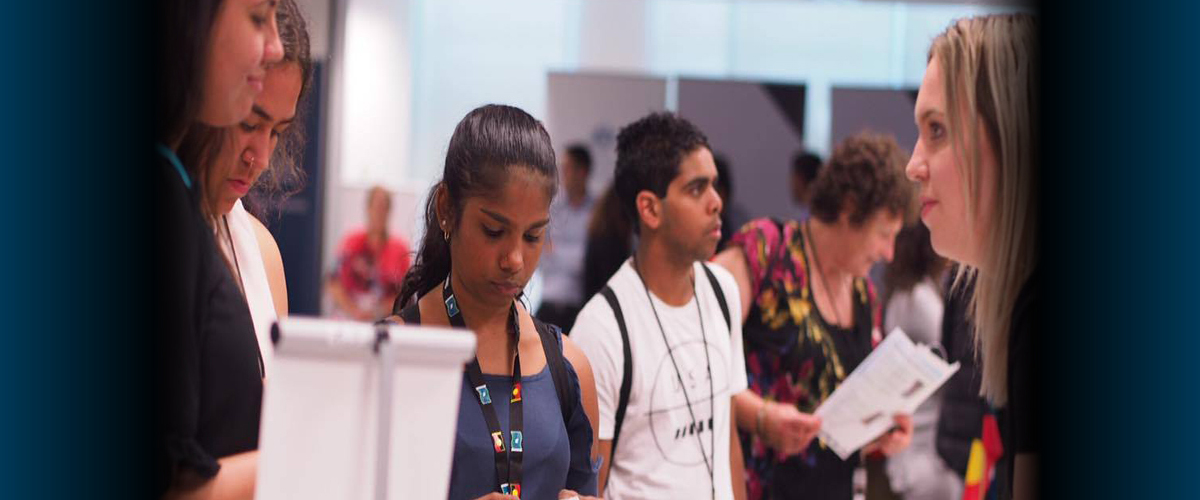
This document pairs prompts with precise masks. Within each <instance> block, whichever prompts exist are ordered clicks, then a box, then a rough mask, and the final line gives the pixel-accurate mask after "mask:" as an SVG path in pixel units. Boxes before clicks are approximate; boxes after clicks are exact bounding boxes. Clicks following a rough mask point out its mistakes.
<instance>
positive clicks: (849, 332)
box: [715, 134, 913, 500]
mask: <svg viewBox="0 0 1200 500" xmlns="http://www.w3.org/2000/svg"><path fill="white" fill-rule="evenodd" d="M906 159H907V155H906V154H905V153H904V152H903V151H902V150H901V149H900V148H899V146H897V145H896V142H895V140H894V139H893V138H891V137H890V136H887V137H885V136H879V135H872V134H859V135H856V136H852V137H850V138H847V139H846V140H845V141H843V142H842V143H841V144H840V145H839V146H838V147H837V149H836V150H835V151H834V153H833V155H832V156H831V157H830V158H829V162H828V164H827V165H826V166H825V168H823V169H822V171H821V173H820V174H819V175H818V177H817V179H816V181H815V183H814V185H813V191H812V192H813V197H812V217H811V218H810V219H809V220H807V221H803V222H801V221H788V222H782V221H776V220H771V219H757V220H753V221H750V222H749V223H747V224H746V225H745V226H743V227H742V228H741V229H740V230H739V231H738V232H737V234H735V235H734V236H733V239H732V244H731V245H730V247H729V248H728V249H726V250H724V251H722V252H721V253H720V254H718V255H717V257H716V259H715V260H716V262H717V263H719V264H721V265H724V266H725V267H726V268H727V269H729V270H730V271H731V272H732V273H733V275H734V277H736V278H737V281H738V285H739V288H740V291H741V300H742V311H745V313H744V314H746V318H744V326H743V329H742V331H743V335H744V341H745V352H746V370H747V372H748V374H749V382H750V389H749V390H748V391H746V392H744V393H742V394H739V395H738V396H736V397H735V403H734V407H735V411H736V412H737V423H738V428H739V429H740V430H741V438H742V449H743V450H746V453H747V457H746V478H747V482H748V485H747V486H748V490H749V493H750V498H751V499H764V498H772V499H790V498H822V499H835V500H838V499H845V500H849V499H850V498H852V493H853V492H852V476H853V473H854V468H855V467H856V466H857V464H858V461H859V458H858V454H856V455H855V456H852V457H851V458H850V459H849V460H842V459H840V458H838V456H837V455H836V454H835V453H834V452H833V451H832V450H830V449H829V448H827V447H826V446H825V445H824V444H823V443H821V442H820V440H813V439H812V437H813V436H814V435H815V433H816V432H817V430H818V429H819V427H820V420H819V419H818V418H817V417H814V416H812V413H813V412H814V411H816V409H817V407H819V406H820V405H821V403H822V402H823V401H824V400H825V398H828V397H829V395H830V394H832V393H833V391H834V389H836V388H837V386H838V385H839V384H841V382H842V381H843V380H845V379H846V377H847V376H848V375H849V374H850V373H851V372H852V371H854V368H855V367H857V366H858V364H859V363H860V362H862V360H863V359H864V358H866V356H867V354H868V353H869V352H870V351H871V349H872V348H873V347H874V346H875V344H877V343H878V342H879V340H880V331H879V323H880V311H879V303H878V301H877V300H876V297H875V289H874V286H873V285H872V284H871V282H870V281H869V280H868V279H867V272H868V270H870V268H871V266H872V265H874V264H875V263H876V262H879V261H890V260H891V259H892V249H893V244H894V242H895V239H896V234H897V233H898V232H899V231H900V228H901V226H902V225H903V221H904V218H905V217H906V216H907V215H908V214H909V213H910V212H911V209H910V207H911V206H912V199H913V191H912V187H911V184H910V183H909V182H908V181H906V180H905V178H904V171H903V167H904V163H905V160H906ZM895 420H896V427H895V430H893V431H892V432H889V433H887V434H884V435H883V436H882V437H880V438H879V439H878V440H876V441H875V442H874V443H871V444H870V445H868V446H867V447H865V448H864V449H863V450H862V452H864V453H868V454H870V453H875V452H879V453H882V454H884V455H890V454H892V453H895V452H897V451H899V450H901V449H903V448H904V447H905V446H907V445H908V442H909V441H910V440H911V437H912V420H911V419H910V418H909V417H908V416H906V415H896V416H895Z"/></svg>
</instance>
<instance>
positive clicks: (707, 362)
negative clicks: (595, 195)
mask: <svg viewBox="0 0 1200 500" xmlns="http://www.w3.org/2000/svg"><path fill="white" fill-rule="evenodd" d="M633 270H634V271H636V272H637V275H638V280H640V281H641V282H642V290H645V291H646V301H647V302H649V303H650V310H651V311H654V322H655V323H658V332H659V333H660V334H662V339H663V345H664V346H666V348H667V355H668V356H670V357H671V366H673V367H674V368H675V377H676V379H677V380H678V381H679V389H680V390H681V391H683V401H684V403H687V409H688V416H689V417H691V419H692V422H695V421H696V412H695V411H694V410H693V409H692V399H691V398H690V397H688V393H687V386H686V385H685V384H684V383H683V373H682V372H680V371H679V363H678V362H677V361H675V351H674V350H672V349H671V343H670V342H668V341H667V331H666V329H664V328H663V326H662V320H661V319H659V317H658V308H657V307H655V305H654V299H653V298H651V297H650V287H649V286H647V285H646V279H645V278H643V277H642V271H641V267H640V266H639V265H638V263H637V257H636V256H635V257H634V258H633ZM692 297H693V298H694V299H695V300H696V314H698V315H699V319H700V339H701V342H702V344H701V345H702V346H703V348H704V369H705V370H706V372H707V373H708V414H709V418H710V419H715V418H716V411H714V408H715V406H714V405H713V402H714V401H716V399H717V395H716V394H714V393H713V379H712V360H711V359H709V355H708V334H707V333H706V332H705V329H704V311H703V310H701V309H700V295H699V294H697V293H696V279H695V277H694V276H693V277H692ZM708 427H709V429H708V450H709V453H712V454H713V455H714V456H713V458H714V460H715V459H716V452H717V448H716V439H717V438H716V435H717V434H716V432H715V430H714V429H713V426H712V424H711V423H710V424H709V426H708ZM696 444H697V445H699V446H700V458H702V459H704V467H705V468H706V469H708V484H709V487H710V488H711V493H712V498H713V499H714V500H715V499H716V498H717V484H716V482H717V481H716V475H715V474H714V472H713V468H714V464H713V463H712V462H710V461H709V460H708V455H705V454H704V440H702V439H700V433H696Z"/></svg>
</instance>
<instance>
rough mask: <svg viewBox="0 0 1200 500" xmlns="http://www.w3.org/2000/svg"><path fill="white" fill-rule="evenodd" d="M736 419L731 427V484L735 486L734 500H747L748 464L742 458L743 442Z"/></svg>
mask: <svg viewBox="0 0 1200 500" xmlns="http://www.w3.org/2000/svg"><path fill="white" fill-rule="evenodd" d="M738 421H739V420H738V419H735V420H734V421H733V422H732V423H731V425H730V426H729V474H730V477H729V484H730V485H732V486H733V499H734V500H746V463H745V459H744V457H742V440H740V439H738V433H737V422H738Z"/></svg>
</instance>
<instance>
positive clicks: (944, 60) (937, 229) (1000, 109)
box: [907, 14, 1041, 500]
mask: <svg viewBox="0 0 1200 500" xmlns="http://www.w3.org/2000/svg"><path fill="white" fill-rule="evenodd" d="M1037 29H1038V28H1037V22H1036V21H1035V20H1034V18H1033V16H1031V15H1028V14H995V15H987V16H979V17H972V18H964V19H960V20H958V21H956V22H954V23H953V24H952V25H951V26H950V27H949V28H947V29H946V31H945V32H943V33H942V34H941V35H938V36H937V37H936V38H935V39H934V40H933V44H932V46H931V47H930V49H929V58H928V64H927V66H926V68H925V76H924V78H923V79H922V81H921V89H920V91H919V92H918V94H917V104H916V108H915V109H914V112H913V118H914V121H915V122H916V124H917V131H918V134H919V135H918V138H917V144H916V147H915V148H914V149H913V154H912V159H911V160H910V161H909V163H908V167H907V172H908V176H909V178H910V179H912V180H915V181H918V182H919V183H920V184H921V220H923V221H924V222H925V224H926V225H927V226H928V227H929V232H930V235H931V240H932V241H933V248H934V249H935V250H937V252H938V254H940V255H943V256H945V257H947V258H949V259H952V260H954V261H956V262H958V263H960V264H962V267H961V268H960V271H959V278H960V279H964V278H967V277H971V278H973V279H974V293H973V295H972V297H971V305H970V308H969V309H970V316H971V320H972V322H973V323H974V325H975V339H976V340H975V342H976V348H977V352H978V353H979V358H980V369H981V372H982V374H983V376H982V378H981V389H982V392H983V394H984V396H986V397H987V399H988V402H989V403H990V404H991V405H992V406H993V407H995V408H996V409H997V412H996V413H997V415H996V416H997V422H998V428H999V434H1000V441H1001V445H1002V448H1003V456H1002V457H1001V458H1000V460H999V462H997V464H996V469H995V477H996V479H995V482H996V486H997V489H998V491H997V492H996V493H997V495H998V498H1000V499H1002V500H1003V499H1008V498H1020V499H1031V498H1036V497H1037V471H1038V465H1037V464H1038V462H1037V461H1038V452H1039V448H1040V446H1041V443H1040V440H1041V436H1040V430H1039V426H1038V424H1037V422H1038V420H1039V419H1038V418H1037V415H1036V413H1035V411H1036V410H1035V408H1036V406H1037V405H1038V403H1037V399H1038V398H1037V394H1036V385H1035V384H1036V381H1037V380H1039V377H1038V374H1037V369H1038V366H1039V365H1038V359H1037V356H1036V355H1037V347H1036V343H1037V341H1038V338H1037V335H1038V332H1037V330H1038V326H1039V325H1038V324H1037V319H1036V318H1037V316H1038V309H1039V307H1040V299H1039V293H1038V280H1037V273H1036V271H1035V269H1036V268H1037V248H1038V247H1037V199H1038V183H1037V175H1038V169H1037V161H1038V140H1039V138H1038V131H1037V124H1038V119H1037V117H1038V98H1037V88H1038V79H1037V74H1038V61H1037V55H1038V53H1037ZM968 487H969V485H968Z"/></svg>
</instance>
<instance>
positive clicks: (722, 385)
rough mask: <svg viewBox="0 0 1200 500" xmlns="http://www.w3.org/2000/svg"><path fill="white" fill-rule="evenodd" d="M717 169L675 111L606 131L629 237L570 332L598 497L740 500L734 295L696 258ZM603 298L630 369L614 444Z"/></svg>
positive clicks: (617, 378)
mask: <svg viewBox="0 0 1200 500" xmlns="http://www.w3.org/2000/svg"><path fill="white" fill-rule="evenodd" d="M716 176H717V170H716V166H715V164H714V162H713V156H712V152H711V151H710V149H709V146H708V141H707V139H706V138H705V137H704V134H703V133H701V132H700V131H699V130H698V129H697V128H696V127H695V126H694V125H692V124H691V123H689V122H687V121H686V120H684V119H682V118H679V117H677V116H675V115H672V114H669V113H658V114H652V115H650V116H647V117H645V118H642V119H640V120H638V121H636V122H634V123H632V124H629V125H628V126H626V127H625V128H623V129H622V130H621V132H620V134H619V135H618V136H617V166H616V172H615V174H614V177H615V179H614V183H615V185H616V191H617V195H618V198H619V199H620V202H621V204H622V207H623V208H624V212H625V214H626V215H627V216H628V217H630V220H631V221H632V222H633V227H634V228H635V231H636V232H637V235H638V244H637V248H636V250H635V252H634V256H633V257H632V258H630V259H629V260H627V261H626V262H625V264H623V265H622V266H621V268H620V270H618V271H617V273H616V274H614V275H613V277H612V278H611V279H610V280H609V281H608V287H609V288H610V289H611V291H612V294H611V297H606V296H605V294H604V292H602V293H600V294H597V295H596V296H594V297H592V298H591V300H589V301H588V302H587V304H586V305H585V306H584V307H583V310H582V311H580V314H579V316H578V318H577V319H576V321H575V328H574V330H573V331H572V332H571V339H572V340H573V341H574V342H575V343H576V344H577V345H578V346H579V348H580V349H582V350H583V351H584V353H585V354H587V356H588V359H589V360H590V361H591V364H592V372H593V374H594V375H595V380H596V393H597V397H598V399H599V402H600V424H599V433H600V434H599V437H600V454H601V456H603V457H604V465H603V468H602V469H601V473H600V490H601V493H602V495H603V496H604V497H605V498H608V499H618V500H619V499H656V500H657V499H665V498H689V499H698V498H715V499H726V500H728V499H742V498H745V492H746V490H745V482H744V480H743V472H742V468H743V462H742V452H741V446H740V443H739V442H738V439H737V434H736V432H735V430H734V429H735V427H734V422H733V418H732V415H731V413H730V399H731V396H733V395H734V394H737V393H739V392H741V391H743V390H744V389H746V369H745V358H744V357H743V354H742V326H741V318H742V312H741V301H740V300H739V295H738V289H737V284H736V282H735V281H734V279H733V276H732V275H730V274H729V272H728V271H726V270H725V269H723V268H721V267H719V266H711V265H710V266H707V269H708V270H709V272H711V274H709V272H706V271H705V267H704V266H705V264H704V263H703V262H704V261H705V260H706V259H708V258H709V257H710V256H712V254H713V251H714V250H715V249H716V245H717V242H718V240H719V239H720V237H721V222H720V213H721V199H720V197H719V196H718V195H717V192H716V189H715V187H714V181H715V179H716ZM714 282H715V283H716V284H717V285H718V286H719V288H720V290H719V291H718V290H716V287H714V286H713V283H714ZM718 293H721V294H723V295H724V297H723V298H724V307H723V306H722V301H721V300H718V296H717V294H718ZM610 300H616V301H617V303H618V306H619V308H620V310H621V316H622V317H623V320H624V322H623V323H624V326H625V329H626V333H627V336H628V346H629V353H630V356H629V358H630V365H629V366H630V367H631V372H630V373H631V375H632V376H631V377H630V380H628V381H627V382H628V388H629V392H628V399H627V406H626V407H625V413H624V415H623V418H622V419H620V420H621V421H620V422H619V424H620V433H619V437H618V439H617V440H616V449H615V452H614V450H613V441H614V435H615V434H616V432H615V431H616V428H617V424H618V422H617V413H618V407H619V406H620V404H619V401H620V400H621V389H622V383H623V382H626V380H625V377H624V373H625V371H624V367H625V361H626V360H625V343H624V341H623V340H622V332H621V325H620V324H619V323H618V320H617V317H616V314H615V313H614V309H613V307H612V306H610V302H609V301H610ZM723 309H724V311H723Z"/></svg>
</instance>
